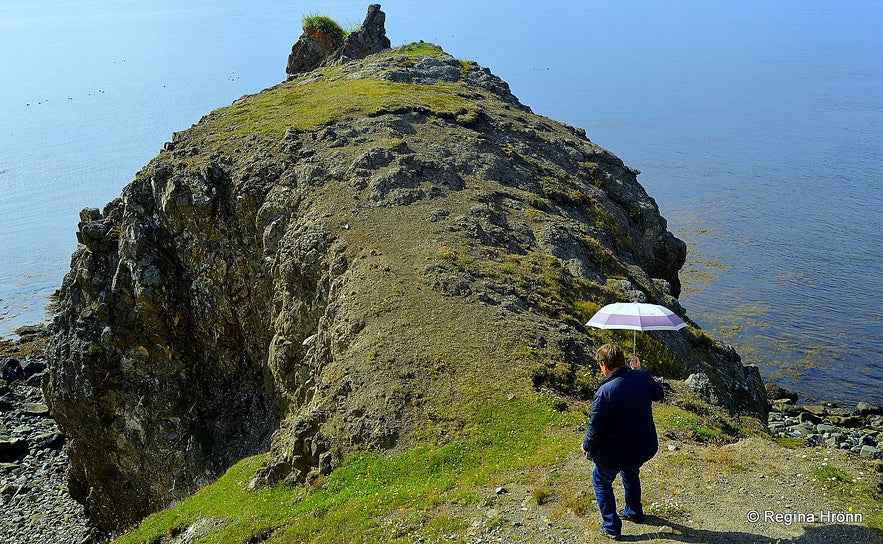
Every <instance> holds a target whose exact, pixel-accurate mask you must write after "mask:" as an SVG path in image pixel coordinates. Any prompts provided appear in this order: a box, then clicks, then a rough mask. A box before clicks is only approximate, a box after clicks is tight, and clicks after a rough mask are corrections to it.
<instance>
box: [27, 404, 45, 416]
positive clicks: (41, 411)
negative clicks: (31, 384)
mask: <svg viewBox="0 0 883 544" xmlns="http://www.w3.org/2000/svg"><path fill="white" fill-rule="evenodd" d="M22 408H23V411H24V413H26V414H28V415H30V416H45V415H49V407H48V406H46V405H45V404H43V403H42V402H28V403H26V404H25V405H24V406H23V407H22Z"/></svg>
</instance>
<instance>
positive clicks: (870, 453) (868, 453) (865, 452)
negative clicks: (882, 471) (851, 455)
mask: <svg viewBox="0 0 883 544" xmlns="http://www.w3.org/2000/svg"><path fill="white" fill-rule="evenodd" d="M881 453H883V451H881V450H880V449H879V448H875V447H873V446H862V448H861V450H859V455H860V456H862V457H865V458H867V459H876V458H877V457H879V456H880V454H881Z"/></svg>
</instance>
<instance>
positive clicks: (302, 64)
mask: <svg viewBox="0 0 883 544" xmlns="http://www.w3.org/2000/svg"><path fill="white" fill-rule="evenodd" d="M385 23H386V14H385V13H383V12H382V11H381V10H380V4H371V5H370V6H368V14H367V15H365V21H364V22H363V23H362V24H361V25H360V26H359V28H358V29H357V30H355V31H354V32H351V33H349V34H348V35H345V36H344V35H343V34H342V33H337V32H334V31H329V30H328V29H324V28H318V27H312V26H307V27H306V28H304V31H303V34H301V36H300V38H298V40H297V42H295V44H294V45H293V46H292V47H291V54H290V55H289V56H288V65H287V66H286V68H285V72H286V73H287V74H288V76H289V77H294V76H296V75H298V74H302V73H304V72H309V71H310V70H315V69H316V68H318V67H320V66H328V65H332V64H341V63H344V62H349V61H350V60H356V59H362V58H365V57H367V56H368V55H371V54H374V53H379V52H380V51H383V50H384V49H389V48H390V46H391V43H390V41H389V38H387V37H386V25H385Z"/></svg>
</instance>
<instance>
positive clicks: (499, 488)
mask: <svg viewBox="0 0 883 544" xmlns="http://www.w3.org/2000/svg"><path fill="white" fill-rule="evenodd" d="M508 492H509V490H508V489H506V488H505V487H498V488H497V489H495V490H494V493H496V494H497V495H502V494H504V493H508Z"/></svg>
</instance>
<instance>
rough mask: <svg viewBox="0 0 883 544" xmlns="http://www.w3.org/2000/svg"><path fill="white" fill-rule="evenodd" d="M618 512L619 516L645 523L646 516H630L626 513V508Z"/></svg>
mask: <svg viewBox="0 0 883 544" xmlns="http://www.w3.org/2000/svg"><path fill="white" fill-rule="evenodd" d="M618 514H619V517H621V518H622V519H627V520H629V521H631V522H632V523H644V516H640V517H638V516H630V515H628V514H626V513H625V510H620V511H619V512H618Z"/></svg>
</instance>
